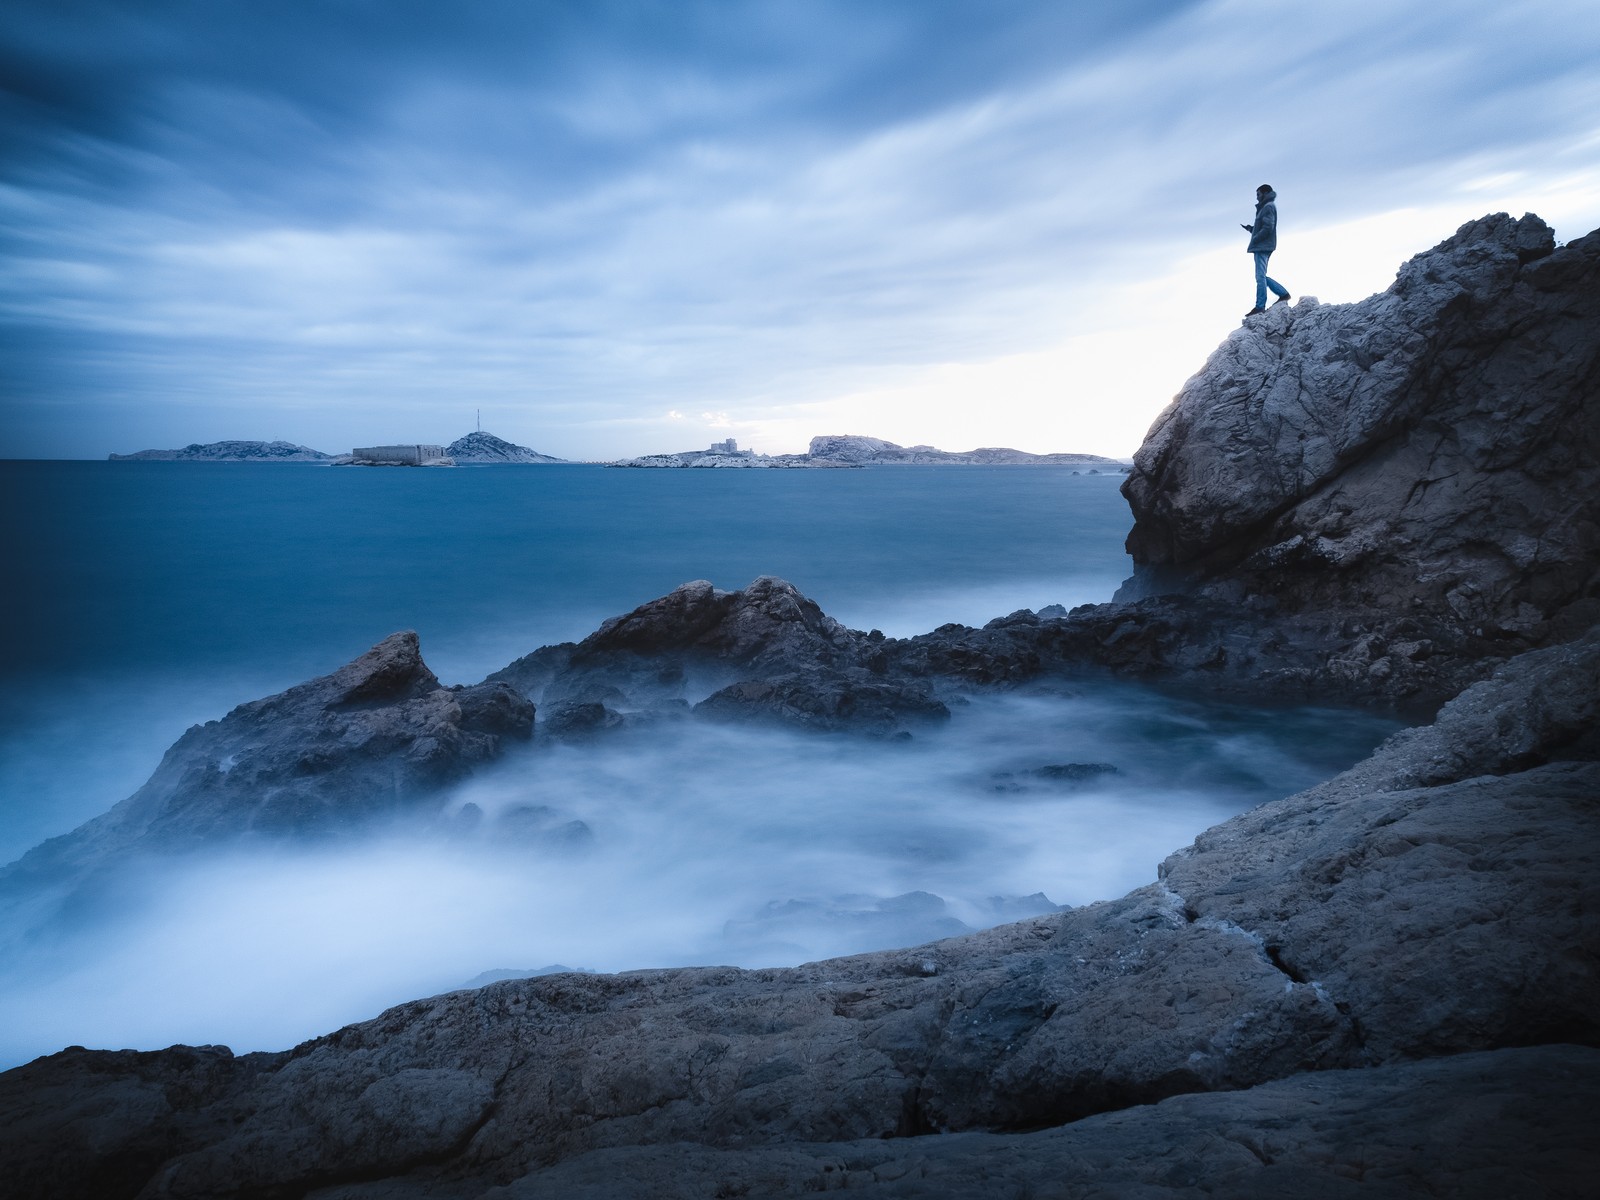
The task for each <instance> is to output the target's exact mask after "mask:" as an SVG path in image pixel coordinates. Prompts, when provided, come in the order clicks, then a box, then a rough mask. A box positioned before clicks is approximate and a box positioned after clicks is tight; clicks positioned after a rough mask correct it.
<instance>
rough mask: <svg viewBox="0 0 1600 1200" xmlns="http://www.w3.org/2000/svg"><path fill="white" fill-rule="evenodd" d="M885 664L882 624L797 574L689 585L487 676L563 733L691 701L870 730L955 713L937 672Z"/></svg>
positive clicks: (718, 716)
mask: <svg viewBox="0 0 1600 1200" xmlns="http://www.w3.org/2000/svg"><path fill="white" fill-rule="evenodd" d="M887 664H888V658H887V656H886V654H885V651H884V639H883V637H882V635H881V634H880V635H872V634H865V633H859V632H857V631H855V630H852V629H846V628H845V627H844V626H843V625H841V624H840V623H839V622H838V621H835V620H834V619H833V618H832V617H830V616H828V615H827V614H826V613H824V612H823V611H822V609H821V608H820V607H818V606H817V603H816V602H815V601H814V600H811V599H809V598H808V597H806V596H804V595H802V594H801V592H800V591H799V589H797V588H796V587H795V586H794V585H793V584H791V583H789V582H787V581H786V580H782V579H778V578H776V577H774V576H771V575H764V576H762V577H760V578H759V579H756V580H755V581H754V582H753V583H751V584H750V585H749V586H748V587H746V588H742V589H740V590H738V591H723V590H721V589H719V588H716V587H713V586H712V585H711V584H710V583H708V582H706V581H705V580H703V579H701V580H696V581H694V582H692V583H686V584H683V585H682V586H681V587H678V588H675V589H674V590H673V591H671V592H669V593H668V594H667V595H665V596H662V597H660V598H659V599H656V600H652V601H650V602H649V603H647V604H642V605H640V606H639V607H638V608H636V609H634V610H633V611H632V612H629V613H626V614H624V615H623V616H620V617H614V618H612V619H611V620H609V621H607V622H606V623H605V624H603V625H601V626H600V628H599V629H598V630H596V631H595V632H594V633H592V634H590V635H589V636H588V637H587V638H585V639H584V640H583V641H581V642H579V643H577V644H576V645H574V644H571V643H567V644H564V645H560V646H547V647H544V648H542V649H540V650H537V651H535V652H534V653H532V654H530V655H527V656H525V657H524V658H521V659H518V660H517V661H516V662H514V663H512V664H511V665H510V666H508V667H506V668H505V669H504V670H501V671H497V672H496V673H495V674H493V675H491V676H489V680H490V681H497V682H504V683H509V684H511V685H512V686H514V687H516V688H518V689H519V690H520V691H521V692H522V693H523V694H524V695H526V696H528V697H530V698H532V699H535V700H537V701H538V702H539V703H541V704H543V705H545V706H546V710H547V711H550V712H557V713H559V714H562V719H561V720H558V721H556V722H555V723H554V724H553V726H552V729H551V731H552V732H554V733H564V732H570V733H584V734H587V733H592V732H595V731H597V730H599V729H603V728H620V727H625V726H628V725H633V724H637V723H638V722H637V720H631V721H625V720H622V719H620V718H621V717H622V716H629V717H637V716H639V715H641V714H643V715H647V716H648V715H650V714H652V713H654V714H657V715H659V714H660V713H661V712H662V706H663V705H666V704H672V703H681V702H684V701H686V700H698V702H697V703H695V705H694V709H693V711H694V713H695V714H696V715H697V716H700V717H704V718H708V719H712V720H719V721H758V722H777V723H782V724H788V725H793V726H797V727H802V728H808V729H818V730H855V731H858V732H864V733H872V734H884V733H891V732H895V731H896V730H898V729H900V728H901V727H903V726H905V725H907V724H916V723H918V722H922V721H926V720H930V719H931V720H941V719H944V718H946V717H948V716H949V710H948V709H947V708H946V707H945V706H944V704H943V702H942V701H940V700H939V699H938V698H937V697H936V696H934V694H933V687H932V685H931V684H930V683H929V681H928V680H927V679H925V678H904V677H902V678H899V679H888V678H886V677H885V672H886V670H887ZM602 709H603V712H602ZM568 713H574V714H584V713H588V714H592V719H587V720H577V719H574V720H568V719H567V718H566V714H568ZM606 714H610V715H609V716H606Z"/></svg>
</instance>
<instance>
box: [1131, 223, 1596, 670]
mask: <svg viewBox="0 0 1600 1200" xmlns="http://www.w3.org/2000/svg"><path fill="white" fill-rule="evenodd" d="M1123 494H1124V495H1126V496H1127V498H1128V502H1129V504H1130V505H1131V506H1132V508H1133V513H1134V526H1133V532H1132V533H1131V534H1130V535H1129V537H1128V550H1129V552H1130V553H1131V554H1132V555H1133V557H1134V561H1135V563H1136V564H1137V570H1136V573H1135V575H1134V578H1133V579H1132V580H1130V581H1129V585H1128V586H1127V587H1126V588H1125V589H1124V593H1125V598H1131V597H1133V596H1135V595H1141V594H1143V595H1148V594H1153V593H1158V592H1162V591H1169V590H1176V591H1192V592H1199V593H1202V594H1206V593H1210V594H1213V595H1220V596H1224V597H1229V598H1241V597H1246V596H1262V597H1267V598H1270V599H1271V600H1272V601H1273V602H1274V603H1275V605H1276V608H1277V611H1279V612H1283V613H1298V612H1307V611H1311V612H1317V613H1330V612H1340V613H1356V614H1361V615H1362V616H1363V617H1364V618H1365V619H1366V620H1368V621H1369V622H1370V621H1372V620H1374V619H1383V618H1387V619H1389V620H1391V621H1392V620H1398V619H1403V618H1410V617H1415V616H1416V615H1417V614H1419V613H1421V614H1427V615H1428V616H1429V617H1430V618H1433V619H1435V620H1437V619H1443V620H1444V621H1446V622H1448V623H1451V624H1453V625H1454V626H1455V628H1456V631H1457V634H1458V636H1460V637H1462V638H1474V639H1479V640H1482V641H1485V642H1492V641H1496V640H1498V641H1501V642H1502V643H1503V644H1504V646H1505V647H1506V648H1507V649H1508V650H1515V649H1521V648H1526V647H1528V646H1534V645H1542V644H1545V643H1547V642H1549V641H1552V640H1562V639H1564V638H1569V637H1572V636H1573V635H1574V634H1576V633H1578V632H1581V630H1582V629H1584V628H1587V627H1588V626H1589V625H1590V624H1592V623H1593V622H1594V621H1595V620H1597V619H1600V235H1597V234H1591V235H1589V236H1588V237H1585V238H1581V239H1579V240H1577V241H1575V242H1572V243H1571V244H1570V245H1567V246H1564V247H1562V248H1560V249H1556V248H1555V245H1554V241H1553V238H1552V235H1551V231H1550V229H1549V227H1548V226H1546V225H1545V223H1544V222H1543V221H1541V220H1539V218H1538V217H1535V216H1531V215H1530V216H1525V217H1523V218H1522V219H1521V220H1513V219H1512V218H1510V217H1508V216H1506V215H1505V214H1503V213H1502V214H1498V215H1496V216H1491V217H1485V218H1483V219H1482V220H1479V221H1474V222H1472V223H1470V224H1467V225H1464V226H1462V227H1461V229H1460V230H1458V231H1457V232H1456V234H1455V236H1454V237H1451V238H1449V239H1448V240H1446V241H1444V242H1442V243H1440V244H1439V245H1438V246H1436V247H1435V248H1434V249H1432V250H1430V251H1428V252H1427V253H1425V254H1420V255H1418V256H1417V257H1416V258H1414V259H1412V260H1411V261H1410V262H1408V263H1407V264H1406V265H1405V266H1404V267H1403V268H1401V270H1400V273H1399V275H1398V277H1397V278H1396V279H1395V282H1394V284H1393V285H1392V286H1391V287H1390V288H1389V289H1388V290H1387V291H1385V292H1383V293H1381V294H1380V295H1377V296H1373V297H1372V298H1370V299H1368V300H1364V301H1362V302H1361V303H1359V304H1341V305H1317V304H1316V303H1315V302H1313V301H1309V300H1301V301H1300V302H1299V303H1298V304H1295V305H1293V306H1289V305H1277V306H1274V307H1273V308H1271V309H1269V310H1268V311H1267V312H1266V313H1265V314H1263V315H1261V316H1259V317H1254V318H1251V319H1250V320H1249V321H1248V322H1247V323H1246V324H1245V326H1244V327H1243V328H1242V329H1240V330H1239V331H1238V332H1236V333H1234V334H1233V335H1232V336H1230V337H1229V338H1228V339H1227V341H1225V342H1224V343H1223V344H1222V345H1221V346H1220V347H1219V348H1218V349H1217V351H1216V352H1215V353H1214V354H1213V355H1212V356H1211V359H1210V361H1209V362H1208V363H1207V364H1206V366H1205V369H1204V370H1202V371H1201V372H1200V373H1199V374H1197V375H1196V376H1195V377H1194V378H1193V379H1191V380H1190V381H1189V382H1188V384H1186V385H1185V387H1184V388H1183V390H1182V392H1181V393H1180V394H1179V395H1178V398H1177V399H1176V400H1175V401H1174V402H1173V404H1172V406H1171V407H1170V408H1169V409H1167V411H1166V412H1165V413H1163V414H1162V416H1161V417H1160V419H1158V420H1157V422H1156V424H1155V426H1154V427H1153V428H1152V429H1151V431H1150V435H1149V437H1148V439H1147V440H1146V441H1145V444H1144V446H1143V447H1142V448H1141V449H1140V450H1139V453H1138V455H1137V456H1136V457H1135V459H1134V471H1133V473H1132V474H1131V475H1130V476H1129V478H1128V480H1127V482H1126V483H1125V484H1124V486H1123Z"/></svg>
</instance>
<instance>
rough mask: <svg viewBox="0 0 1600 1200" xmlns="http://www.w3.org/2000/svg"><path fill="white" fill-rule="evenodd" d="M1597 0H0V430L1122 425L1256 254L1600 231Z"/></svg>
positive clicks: (1211, 318) (382, 433)
mask: <svg viewBox="0 0 1600 1200" xmlns="http://www.w3.org/2000/svg"><path fill="white" fill-rule="evenodd" d="M1597 63H1600V8H1597V6H1596V5H1595V4H1594V0H1571V2H1566V0H1523V2H1520V3H1515V4H1511V3H1504V2H1503V0H1502V2H1498V3H1481V2H1478V0H1453V2H1452V3H1449V4H1440V3H1437V2H1436V0H1434V2H1427V3H1419V2H1413V0H1382V2H1369V0H1338V2H1337V3H1334V2H1332V0H1328V2H1324V3H1316V2H1311V0H1196V2H1183V0H1115V2H1111V0H1106V2H1099V3H1089V2H1082V3H1064V2H1062V0H750V2H740V0H717V2H712V0H662V2H656V0H459V2H457V3H450V4H446V3H439V2H435V0H426V2H424V0H298V2H295V3H284V4H261V3H251V2H248V0H141V2H139V3H129V2H128V0H106V2H103V3H91V2H86V0H8V3H7V5H6V17H5V20H4V22H3V23H0V412H3V417H0V457H3V458H103V457H104V456H105V455H106V454H108V453H111V452H119V453H125V452H130V451H134V450H140V449H146V448H152V447H170V446H181V445H185V444H188V443H190V442H207V441H215V440H220V439H224V438H259V439H265V440H271V439H280V438H281V439H285V440H288V441H292V442H298V443H303V444H306V445H310V446H313V447H316V448H317V449H321V450H327V451H330V452H342V451H345V450H348V449H349V448H350V447H351V446H354V445H370V444H373V443H383V442H414V441H421V442H441V443H446V442H449V441H451V440H453V439H454V438H456V437H459V436H460V435H462V434H463V433H466V432H468V431H470V430H471V429H473V428H474V427H475V426H476V425H477V424H478V423H479V422H480V421H481V425H482V427H483V428H484V429H486V430H490V431H492V432H494V433H496V434H498V435H500V436H502V437H506V438H508V439H510V440H512V441H515V442H518V443H521V444H523V445H528V446H532V447H533V448H534V449H536V450H539V451H542V452H544V453H547V454H554V455H558V456H561V457H564V458H574V459H599V460H603V459H614V458H618V457H623V456H630V455H637V454H645V453H654V452H661V451H668V450H682V449H689V448H694V447H699V446H704V445H706V444H708V443H709V442H711V441H712V440H720V439H722V438H726V437H733V438H735V439H736V440H737V441H738V442H739V444H740V445H741V446H749V447H753V448H755V449H757V450H761V451H764V452H768V453H786V452H794V451H799V450H803V449H804V448H805V446H806V443H807V441H808V440H809V439H810V438H811V437H812V436H813V435H817V434H839V433H857V434H868V435H872V436H877V437H885V438H889V439H891V440H893V441H897V442H901V443H902V444H907V445H909V444H917V443H926V444H931V445H936V446H939V447H941V448H944V449H951V450H963V449H971V448H973V447H975V446H980V445H987V446H994V445H1009V446H1015V447H1018V448H1020V449H1025V450H1032V451H1036V452H1048V451H1078V452H1087V453H1098V454H1107V455H1113V456H1117V457H1125V456H1128V455H1130V454H1131V453H1132V452H1133V451H1134V449H1136V448H1137V446H1138V444H1139V442H1140V440H1141V438H1142V437H1143V435H1144V433H1145V431H1146V430H1147V429H1148V427H1149V425H1150V423H1151V421H1152V420H1153V419H1154V418H1155V416H1156V415H1157V413H1159V412H1160V410H1161V409H1162V408H1163V407H1165V405H1166V404H1167V403H1168V402H1169V401H1170V400H1171V398H1172V397H1173V395H1174V394H1175V393H1176V392H1177V391H1178V389H1179V388H1180V387H1181V386H1182V384H1183V382H1184V380H1185V379H1186V378H1187V377H1188V376H1189V375H1191V374H1193V373H1194V372H1195V371H1196V370H1198V369H1199V368H1200V366H1201V365H1202V363H1203V362H1204V359H1205V356H1206V355H1207V354H1208V353H1209V351H1210V350H1211V349H1212V348H1213V347H1214V346H1215V345H1216V344H1217V343H1218V342H1219V341H1220V340H1221V339H1222V338H1224V337H1225V336H1227V334H1228V333H1229V332H1230V331H1232V330H1233V329H1236V328H1237V327H1238V324H1239V320H1240V318H1241V316H1242V315H1243V313H1244V311H1245V309H1247V308H1248V307H1249V306H1250V304H1251V303H1252V301H1253V277H1252V267H1251V262H1250V259H1249V258H1248V257H1247V256H1246V254H1245V253H1244V250H1245V242H1246V240H1247V238H1246V235H1245V233H1244V232H1243V231H1242V230H1241V229H1239V225H1240V223H1242V222H1248V221H1249V220H1250V219H1251V217H1252V213H1253V193H1254V190H1255V187H1256V185H1257V184H1258V183H1262V182H1268V183H1271V184H1272V185H1273V186H1274V187H1276V189H1277V191H1278V193H1279V201H1278V206H1279V217H1280V240H1279V247H1280V248H1279V250H1278V252H1277V253H1276V254H1275V255H1274V257H1273V260H1272V274H1273V275H1274V276H1275V277H1276V278H1277V279H1279V280H1281V281H1282V282H1283V283H1284V284H1285V286H1287V287H1288V288H1289V289H1290V290H1291V291H1292V292H1294V293H1295V294H1296V295H1314V296H1317V297H1318V298H1319V299H1320V300H1322V301H1323V302H1325V303H1326V302H1343V301H1351V300H1356V299H1359V298H1361V297H1363V296H1365V295H1368V294H1371V293H1372V292H1375V291H1380V290H1382V289H1383V288H1384V287H1386V286H1387V285H1388V284H1389V282H1390V281H1391V280H1392V279H1393V277H1394V272H1395V269H1396V268H1397V267H1398V265H1399V263H1400V262H1401V261H1402V260H1403V259H1404V258H1406V257H1409V256H1410V255H1411V254H1414V253H1417V252H1419V251H1421V250H1424V249H1426V248H1428V247H1429V246H1432V245H1434V244H1436V243H1438V242H1439V241H1441V240H1443V239H1444V238H1445V237H1447V236H1448V235H1449V234H1450V233H1451V232H1453V231H1454V230H1455V229H1456V228H1457V227H1458V226H1459V225H1461V224H1462V223H1464V222H1466V221H1468V220H1472V219H1474V218H1476V217H1478V216H1481V215H1483V214H1485V213H1489V212H1496V211H1508V212H1512V213H1514V214H1520V213H1522V212H1525V211H1533V212H1537V213H1539V214H1540V215H1541V216H1543V217H1544V218H1545V219H1546V220H1547V221H1549V222H1550V223H1551V224H1552V225H1553V226H1554V227H1555V229H1556V235H1557V237H1558V239H1560V240H1570V239H1572V238H1575V237H1578V236H1581V235H1582V234H1584V233H1586V232H1588V231H1589V230H1591V229H1594V228H1595V227H1597V226H1600V70H1596V64H1597Z"/></svg>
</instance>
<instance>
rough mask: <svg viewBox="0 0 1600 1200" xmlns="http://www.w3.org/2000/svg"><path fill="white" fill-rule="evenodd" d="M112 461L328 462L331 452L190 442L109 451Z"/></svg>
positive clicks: (268, 444)
mask: <svg viewBox="0 0 1600 1200" xmlns="http://www.w3.org/2000/svg"><path fill="white" fill-rule="evenodd" d="M107 458H108V459H109V460H110V461H111V462H328V461H330V460H331V459H332V458H333V455H331V454H324V453H323V452H322V451H321V450H313V449H312V448H311V447H310V446H297V445H295V444H294V443H293V442H240V441H232V442H206V443H204V444H202V443H200V442H190V443H189V445H187V446H184V447H183V448H182V449H180V450H140V451H137V452H136V453H134V454H111V455H108V456H107Z"/></svg>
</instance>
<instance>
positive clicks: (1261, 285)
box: [1256, 250, 1289, 308]
mask: <svg viewBox="0 0 1600 1200" xmlns="http://www.w3.org/2000/svg"><path fill="white" fill-rule="evenodd" d="M1271 257H1272V251H1270V250H1268V251H1267V252H1266V253H1265V254H1263V253H1261V251H1259V250H1257V251H1256V307H1257V308H1265V307H1266V306H1267V289H1268V288H1271V289H1272V294H1273V295H1274V296H1287V295H1288V294H1289V289H1288V288H1286V287H1284V286H1283V284H1281V283H1279V282H1278V281H1277V280H1276V279H1269V278H1267V259H1269V258H1271Z"/></svg>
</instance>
